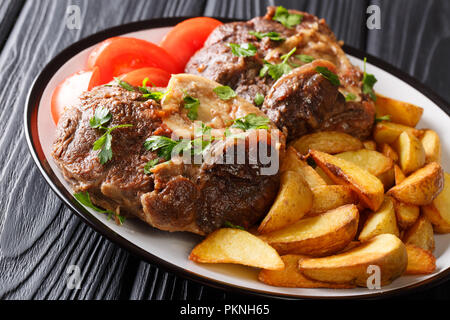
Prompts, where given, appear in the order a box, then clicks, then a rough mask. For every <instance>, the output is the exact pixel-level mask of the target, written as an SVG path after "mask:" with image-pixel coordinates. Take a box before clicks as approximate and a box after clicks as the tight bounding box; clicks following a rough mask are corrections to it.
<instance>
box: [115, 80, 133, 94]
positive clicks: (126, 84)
mask: <svg viewBox="0 0 450 320" xmlns="http://www.w3.org/2000/svg"><path fill="white" fill-rule="evenodd" d="M114 80H116V82H117V84H118V85H119V86H121V87H122V88H124V89H125V90H128V91H134V87H133V86H132V85H131V84H129V83H128V82H125V81H122V80H120V79H119V78H117V77H115V78H114Z"/></svg>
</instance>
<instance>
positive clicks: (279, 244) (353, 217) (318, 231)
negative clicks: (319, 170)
mask: <svg viewBox="0 0 450 320" xmlns="http://www.w3.org/2000/svg"><path fill="white" fill-rule="evenodd" d="M358 218H359V212H358V209H357V208H356V206H355V205H352V204H349V205H345V206H342V207H339V208H337V209H334V210H330V211H328V212H326V213H323V214H321V215H319V216H316V217H311V218H304V219H301V220H300V221H298V222H296V223H294V224H292V225H290V226H288V227H286V228H284V229H281V230H277V231H274V232H271V233H268V234H265V235H262V236H260V238H261V239H262V240H264V241H266V242H267V243H269V244H270V245H271V246H272V247H273V248H275V249H276V250H277V251H278V252H279V253H280V254H289V253H291V254H302V255H309V256H324V255H327V254H332V253H334V252H338V251H340V250H342V249H344V248H345V247H346V246H347V245H348V244H349V243H350V241H352V240H353V239H354V237H355V235H356V231H357V229H358Z"/></svg>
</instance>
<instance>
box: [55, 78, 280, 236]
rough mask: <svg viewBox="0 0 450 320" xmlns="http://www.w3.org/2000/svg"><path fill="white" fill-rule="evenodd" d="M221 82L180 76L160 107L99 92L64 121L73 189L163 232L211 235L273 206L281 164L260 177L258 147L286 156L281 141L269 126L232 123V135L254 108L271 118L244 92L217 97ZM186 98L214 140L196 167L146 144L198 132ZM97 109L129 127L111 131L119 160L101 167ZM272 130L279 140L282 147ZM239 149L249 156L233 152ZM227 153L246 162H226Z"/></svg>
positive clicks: (61, 140) (63, 156) (60, 133)
mask: <svg viewBox="0 0 450 320" xmlns="http://www.w3.org/2000/svg"><path fill="white" fill-rule="evenodd" d="M217 86H219V84H218V83H215V82H212V81H210V80H206V79H203V78H200V77H198V76H193V75H176V76H173V77H172V80H171V82H170V83H169V86H168V91H169V94H168V95H167V96H166V97H164V98H163V100H162V101H161V103H159V102H156V101H155V100H151V99H146V98H145V97H144V96H143V94H142V93H140V92H138V91H137V90H136V91H128V90H125V89H123V88H121V87H119V86H116V85H113V86H102V87H97V88H94V89H93V90H91V91H89V92H86V93H84V94H83V95H82V96H81V98H80V103H79V104H78V105H77V106H75V107H74V108H71V109H68V110H67V111H66V112H65V113H64V115H63V116H62V118H61V119H60V121H59V123H58V127H57V132H56V140H55V142H54V146H53V157H54V159H55V161H56V163H57V164H58V165H59V167H60V168H61V170H62V172H63V174H64V176H65V178H66V179H67V180H68V181H70V182H71V183H72V186H73V189H74V191H75V192H85V191H87V192H88V193H89V195H90V197H91V200H92V202H93V203H94V204H96V205H97V206H100V207H102V208H106V209H109V210H113V211H115V212H119V211H120V213H121V214H125V215H133V216H137V217H139V218H140V219H142V220H144V221H145V222H147V223H149V224H150V225H152V226H154V227H156V228H159V229H162V230H168V231H190V232H194V233H197V234H207V233H209V232H212V231H214V230H215V229H217V228H220V227H222V226H223V225H224V224H225V223H226V222H230V223H232V224H235V225H240V226H243V227H249V226H251V225H252V224H254V223H256V222H257V221H259V220H260V219H261V218H262V217H263V216H264V214H265V213H266V212H267V210H268V208H269V207H270V205H271V203H272V201H273V200H274V198H275V196H276V193H277V191H278V186H279V175H278V170H277V169H278V168H276V170H272V171H271V172H266V173H262V171H261V170H262V169H264V167H267V166H268V164H266V163H265V162H264V163H263V162H262V161H260V160H261V159H259V158H258V157H257V158H254V155H255V154H257V155H258V153H255V152H253V150H252V148H255V147H256V148H259V147H262V146H264V147H265V148H266V149H268V153H269V155H272V156H273V159H276V160H279V155H280V154H282V153H283V149H284V140H283V139H284V138H283V136H282V134H281V133H280V132H279V130H278V129H277V128H276V127H275V126H274V125H273V124H270V123H269V124H268V130H265V129H260V130H247V131H243V130H240V129H235V128H233V129H231V131H230V132H232V133H233V134H235V135H239V138H236V136H235V137H232V136H228V137H225V136H224V131H225V129H228V130H230V128H229V127H230V125H231V124H232V123H233V120H235V119H237V118H239V117H243V116H245V115H248V114H250V113H254V114H257V115H259V116H264V117H266V116H265V115H264V113H262V112H261V111H260V110H258V109H257V108H255V107H254V106H252V105H251V104H250V103H248V102H247V101H246V100H244V99H242V98H239V97H236V98H233V99H230V100H227V101H224V100H221V99H219V98H218V97H217V95H216V94H215V93H214V92H213V91H212V89H214V88H215V87H217ZM186 95H190V96H192V97H195V98H196V99H199V102H200V104H199V106H198V118H197V119H196V121H197V123H199V122H201V123H202V124H203V125H205V126H208V127H209V128H210V129H211V135H212V136H214V137H215V138H216V139H215V140H214V143H211V144H210V146H209V148H210V152H209V153H208V155H209V158H207V159H208V160H209V161H202V162H201V163H198V164H197V163H196V162H194V161H192V162H191V163H190V162H185V161H182V160H183V159H181V158H180V159H171V160H169V161H166V159H162V158H161V155H160V154H158V152H157V151H155V150H147V148H144V143H145V141H146V139H148V138H150V137H152V136H165V137H170V138H173V139H175V138H176V137H183V138H185V139H191V138H192V136H193V134H194V129H195V126H194V121H192V120H190V119H189V117H188V116H187V110H186V108H185V107H184V106H183V102H182V101H183V97H185V96H186ZM97 108H105V109H106V110H107V111H109V113H110V115H111V117H110V119H111V120H110V122H108V123H107V124H105V126H107V127H108V128H112V127H115V126H118V125H125V124H126V125H131V126H127V127H120V128H117V129H115V130H113V131H111V136H112V140H111V147H112V154H113V156H112V158H111V160H109V161H107V162H106V163H104V164H102V163H101V162H100V160H99V150H94V148H93V145H94V142H95V141H97V140H98V139H99V138H100V137H101V136H102V134H104V129H103V130H102V129H99V128H93V127H92V125H91V123H90V121H91V119H92V118H93V116H94V114H95V111H96V109H97ZM268 133H269V134H270V135H273V136H276V137H277V140H274V141H276V143H272V140H271V139H269V138H268V135H267V134H268ZM270 135H269V136H270ZM219 138H220V139H219ZM252 141H256V144H255V143H251V142H252ZM239 147H241V149H240V150H242V151H243V152H241V153H238V152H235V153H233V152H231V151H232V150H235V149H237V148H239ZM230 154H231V155H233V154H236V156H238V155H240V156H241V157H242V156H243V158H244V161H243V162H242V161H241V162H239V161H226V160H227V159H226V158H227V157H229V156H230ZM152 159H159V160H160V161H159V164H157V165H156V166H155V167H154V168H153V169H152V172H151V173H148V172H147V173H146V172H145V170H144V167H145V165H146V164H147V162H149V161H150V160H152Z"/></svg>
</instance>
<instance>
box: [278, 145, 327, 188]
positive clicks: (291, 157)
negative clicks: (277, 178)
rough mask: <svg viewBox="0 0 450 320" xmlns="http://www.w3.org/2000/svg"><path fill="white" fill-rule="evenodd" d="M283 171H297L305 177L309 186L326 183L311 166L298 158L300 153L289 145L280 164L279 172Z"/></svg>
mask: <svg viewBox="0 0 450 320" xmlns="http://www.w3.org/2000/svg"><path fill="white" fill-rule="evenodd" d="M285 171H297V172H298V173H300V174H301V175H302V176H303V178H305V181H306V183H307V184H308V186H309V188H315V187H318V186H324V185H326V184H327V183H326V182H325V181H324V180H323V179H322V177H321V176H320V175H319V174H318V173H317V171H316V170H314V168H313V167H311V166H310V165H308V164H307V163H306V162H305V161H303V160H302V159H300V154H298V153H297V151H296V150H295V149H294V148H293V147H289V148H288V149H287V150H286V155H285V158H284V160H283V164H282V165H281V169H280V172H285Z"/></svg>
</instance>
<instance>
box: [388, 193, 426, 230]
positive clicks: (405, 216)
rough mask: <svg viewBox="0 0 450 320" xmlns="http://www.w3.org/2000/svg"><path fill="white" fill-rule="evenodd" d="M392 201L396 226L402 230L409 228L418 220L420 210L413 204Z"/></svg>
mask: <svg viewBox="0 0 450 320" xmlns="http://www.w3.org/2000/svg"><path fill="white" fill-rule="evenodd" d="M393 199H394V210H395V215H396V217H397V224H398V226H399V227H400V229H402V230H404V229H407V228H409V227H411V226H412V225H413V224H414V223H415V222H416V221H417V219H418V218H419V215H420V208H419V207H418V206H415V205H413V204H408V203H403V202H400V201H398V200H396V199H395V198H393Z"/></svg>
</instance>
